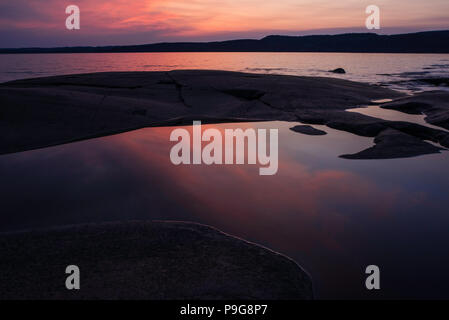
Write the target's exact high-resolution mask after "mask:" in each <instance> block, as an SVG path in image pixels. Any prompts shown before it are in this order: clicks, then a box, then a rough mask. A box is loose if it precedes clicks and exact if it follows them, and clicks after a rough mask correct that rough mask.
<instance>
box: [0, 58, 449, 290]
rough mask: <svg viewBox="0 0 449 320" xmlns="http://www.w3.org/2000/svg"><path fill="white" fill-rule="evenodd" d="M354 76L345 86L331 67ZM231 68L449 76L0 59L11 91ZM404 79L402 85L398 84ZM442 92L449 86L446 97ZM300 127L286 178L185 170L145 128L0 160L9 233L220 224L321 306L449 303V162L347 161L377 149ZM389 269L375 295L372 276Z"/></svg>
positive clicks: (335, 62)
mask: <svg viewBox="0 0 449 320" xmlns="http://www.w3.org/2000/svg"><path fill="white" fill-rule="evenodd" d="M337 67H343V68H345V69H346V70H347V72H348V73H347V74H345V75H336V74H332V73H329V72H327V70H330V69H334V68H337ZM172 69H224V70H234V71H245V72H257V73H279V74H293V75H312V76H333V77H339V78H343V79H350V80H356V81H364V82H369V83H376V84H383V85H387V86H391V87H392V88H396V89H399V90H403V91H406V92H411V91H416V90H428V89H434V88H435V87H433V88H432V87H427V86H424V85H423V84H420V83H416V82H413V81H410V80H413V79H415V78H420V77H437V76H438V77H441V76H445V77H447V76H448V73H449V56H448V55H437V54H432V55H421V54H352V53H126V54H38V55H0V81H8V80H14V79H21V78H29V77H40V76H50V75H60V74H69V73H86V72H97V71H131V70H140V71H151V70H172ZM398 81H399V82H398ZM440 89H447V88H444V87H441V88H440ZM352 111H354V112H361V113H365V114H369V115H373V116H376V117H379V118H384V119H391V120H406V121H411V122H416V123H421V124H425V122H424V120H423V117H422V116H416V115H405V114H402V113H399V112H396V111H393V110H383V109H380V108H378V107H375V106H371V107H369V108H365V109H356V110H352ZM293 125H294V124H292V123H286V122H278V121H275V122H261V123H240V124H219V125H208V126H204V127H205V128H207V127H214V128H217V129H219V130H224V129H225V128H236V127H240V128H245V127H252V128H278V129H279V170H278V173H277V174H276V175H274V176H259V174H258V173H259V171H258V169H259V166H254V165H239V166H237V165H231V166H206V165H196V166H193V165H192V166H175V165H173V164H172V163H171V162H170V159H169V151H170V148H171V146H172V143H170V141H169V136H170V132H171V131H172V129H173V128H170V127H162V128H147V129H141V130H136V131H132V132H128V133H123V134H119V135H113V136H109V137H103V138H97V139H91V140H86V141H82V142H76V143H71V144H66V145H61V146H56V147H50V148H45V149H40V150H34V151H27V152H21V153H16V154H9V155H2V156H0V177H1V180H0V199H1V204H2V205H1V211H0V231H11V230H20V229H27V228H36V227H48V226H56V225H66V224H75V223H85V222H102V221H114V220H132V219H150V220H152V219H157V220H184V221H193V222H199V223H205V224H208V225H212V226H215V227H217V228H219V229H220V230H223V231H225V232H227V233H230V234H233V235H236V236H239V237H242V238H244V239H247V240H250V241H253V242H256V243H259V244H262V245H266V246H267V247H269V248H272V249H273V250H276V251H279V252H281V253H284V254H286V255H288V256H290V257H292V258H293V259H295V260H296V261H297V262H298V263H299V264H300V265H302V266H303V267H304V268H305V269H306V270H307V271H308V272H309V273H310V274H311V275H312V278H313V280H314V285H315V291H316V294H317V297H318V298H373V299H376V298H442V297H445V298H449V290H448V289H449V274H448V272H447V270H449V247H448V243H449V233H448V230H449V210H448V208H449V192H448V190H449V166H448V163H449V162H448V160H449V152H447V151H445V152H443V153H441V154H434V155H425V156H420V157H415V158H408V159H394V160H345V159H342V158H339V157H338V156H339V155H342V154H348V153H356V152H358V151H361V150H362V149H365V148H367V147H369V146H371V145H372V144H373V141H372V139H371V138H364V137H359V136H355V135H352V134H350V133H346V132H342V131H337V130H333V129H330V128H327V127H324V126H315V127H316V128H318V129H322V130H324V131H326V132H327V133H328V134H327V135H325V136H307V135H302V134H299V133H295V132H292V131H290V130H289V128H290V127H292V126H293ZM370 264H375V265H378V266H379V267H380V269H381V290H379V291H376V292H372V291H367V290H366V289H365V286H364V281H365V277H366V275H365V273H364V271H365V267H366V266H367V265H370Z"/></svg>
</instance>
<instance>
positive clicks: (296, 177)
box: [114, 125, 401, 251]
mask: <svg viewBox="0 0 449 320" xmlns="http://www.w3.org/2000/svg"><path fill="white" fill-rule="evenodd" d="M208 127H214V128H217V129H219V130H220V131H221V132H223V129H224V126H219V125H218V126H211V125H210V126H209V125H208V126H203V130H204V129H206V128H208ZM226 128H230V126H229V125H226ZM187 129H189V128H187ZM170 132H171V128H152V129H149V130H140V131H135V132H131V133H127V134H124V135H119V136H116V138H114V144H115V145H116V146H119V148H120V150H121V151H122V152H123V154H124V155H126V157H129V158H130V159H132V161H134V162H136V163H135V165H136V168H135V169H136V170H137V171H138V172H142V174H145V171H146V170H149V171H151V172H153V171H157V172H158V173H159V174H160V177H161V179H163V180H168V181H170V183H169V184H166V188H169V189H168V190H162V189H159V190H154V189H152V190H149V192H161V193H164V192H167V193H169V194H170V195H172V196H173V201H175V202H178V205H179V208H185V209H189V210H188V211H191V212H195V215H196V217H192V220H194V221H195V220H197V221H200V222H204V223H210V224H211V225H215V226H217V227H219V228H223V229H224V230H227V231H228V232H231V233H234V234H237V235H240V236H243V237H248V238H249V239H265V240H266V241H267V242H269V243H270V244H272V245H273V246H274V247H282V248H290V249H292V250H293V248H295V249H296V250H304V251H307V250H308V249H309V248H311V247H314V246H316V245H317V243H321V244H322V245H324V246H326V247H328V248H329V249H332V250H341V249H342V248H343V247H344V245H347V243H342V242H341V241H343V240H344V239H345V231H346V228H348V227H349V228H351V230H352V229H354V224H357V223H358V222H360V221H361V220H363V221H364V223H369V222H370V221H374V220H376V219H379V218H382V217H383V216H385V215H387V214H389V213H390V212H391V211H392V210H393V208H394V206H395V205H396V204H397V200H398V198H399V197H400V196H401V192H400V190H391V189H388V190H384V189H380V188H379V187H378V186H377V185H376V184H375V183H374V182H372V181H370V180H367V179H366V178H363V177H362V176H360V175H358V174H355V173H351V172H348V171H344V170H318V169H317V170H310V169H309V168H308V167H307V164H303V163H300V162H298V160H297V159H294V158H292V157H291V156H286V155H285V154H283V153H281V158H280V159H279V171H278V173H277V174H276V175H274V176H268V177H266V176H259V174H258V168H259V165H212V166H206V165H199V166H198V165H197V166H195V165H180V166H175V165H173V164H171V162H170V158H169V150H170V148H171V144H167V142H168V137H169V135H170ZM145 145H147V146H148V148H145V147H142V146H145ZM129 154H132V155H131V156H130V155H129ZM145 168H147V169H145ZM177 194H182V195H183V197H182V198H178V197H177ZM356 232H357V231H356Z"/></svg>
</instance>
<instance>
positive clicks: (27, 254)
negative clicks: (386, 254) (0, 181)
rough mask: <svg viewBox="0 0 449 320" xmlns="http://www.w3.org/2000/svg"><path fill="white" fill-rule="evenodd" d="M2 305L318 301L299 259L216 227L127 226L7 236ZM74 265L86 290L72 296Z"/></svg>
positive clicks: (2, 240) (2, 250)
mask: <svg viewBox="0 0 449 320" xmlns="http://www.w3.org/2000/svg"><path fill="white" fill-rule="evenodd" d="M0 257H1V259H0V284H1V290H0V299H1V300H3V299H155V300H159V299H261V300H271V299H281V300H283V299H287V300H296V299H312V298H313V290H312V281H311V279H310V277H309V275H308V274H307V273H306V272H305V271H304V270H303V269H302V268H301V267H299V266H298V265H297V264H296V263H295V262H294V261H293V260H291V259H289V258H287V257H285V256H283V255H281V254H278V253H276V252H273V251H270V250H269V249H266V248H264V247H260V246H258V245H255V244H253V243H249V242H246V241H244V240H241V239H238V238H235V237H232V236H230V235H227V234H225V233H222V232H220V231H218V230H216V229H214V228H211V227H208V226H205V225H200V224H194V223H187V222H137V221H136V222H126V223H104V224H93V225H81V226H70V227H61V228H55V229H49V230H41V231H25V232H14V233H2V234H0ZM68 265H76V266H78V267H79V268H80V275H81V276H80V287H81V289H80V290H67V289H66V287H65V280H66V277H67V276H68V275H67V274H65V270H66V267H67V266H68Z"/></svg>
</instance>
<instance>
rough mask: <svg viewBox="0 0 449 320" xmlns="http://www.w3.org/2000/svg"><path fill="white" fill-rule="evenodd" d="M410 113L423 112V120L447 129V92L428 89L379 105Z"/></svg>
mask: <svg viewBox="0 0 449 320" xmlns="http://www.w3.org/2000/svg"><path fill="white" fill-rule="evenodd" d="M381 108H384V109H393V110H397V111H401V112H405V113H410V114H422V113H423V114H425V115H426V118H425V120H426V121H427V122H428V123H430V124H433V125H435V126H439V127H442V128H445V129H447V130H449V92H447V91H428V92H422V93H418V94H415V95H413V96H410V97H403V98H399V99H396V100H394V101H393V102H389V103H385V104H382V105H381Z"/></svg>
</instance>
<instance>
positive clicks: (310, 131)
mask: <svg viewBox="0 0 449 320" xmlns="http://www.w3.org/2000/svg"><path fill="white" fill-rule="evenodd" d="M290 130H292V131H295V132H299V133H303V134H307V135H310V136H323V135H325V134H327V133H326V131H323V130H319V129H315V128H314V127H312V126H308V125H298V126H294V127H292V128H290Z"/></svg>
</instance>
